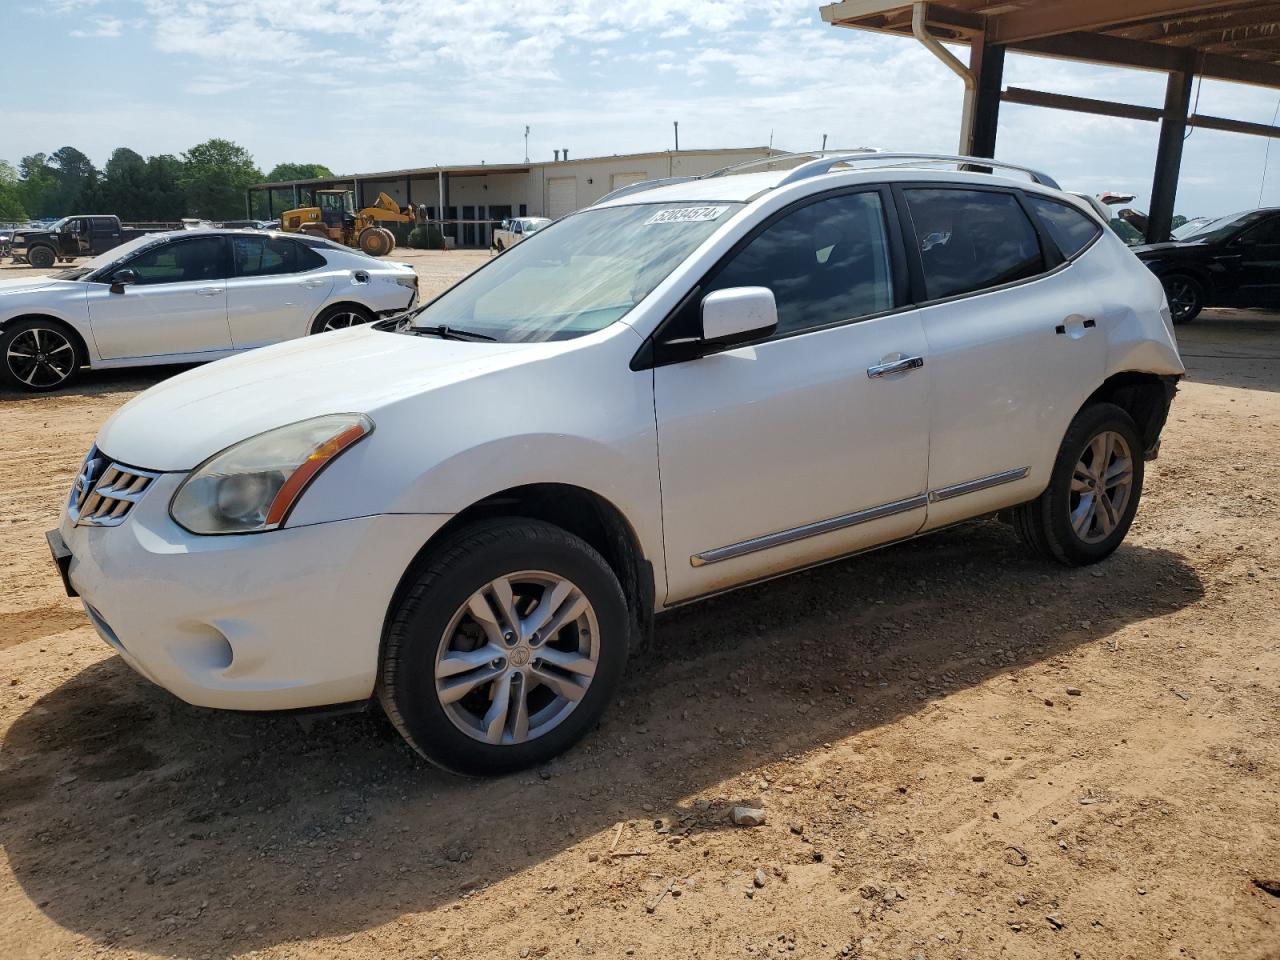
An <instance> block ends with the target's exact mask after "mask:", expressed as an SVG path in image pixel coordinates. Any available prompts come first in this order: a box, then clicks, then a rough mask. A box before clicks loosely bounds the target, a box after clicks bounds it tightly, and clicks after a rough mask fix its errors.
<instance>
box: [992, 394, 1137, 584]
mask: <svg viewBox="0 0 1280 960" xmlns="http://www.w3.org/2000/svg"><path fill="white" fill-rule="evenodd" d="M1144 466H1145V464H1144V461H1143V445H1142V439H1141V437H1140V436H1139V434H1138V428H1137V425H1136V424H1134V422H1133V418H1132V417H1130V416H1129V414H1128V413H1127V412H1125V411H1124V410H1123V409H1121V408H1120V407H1117V406H1116V405H1115V404H1111V403H1098V404H1094V405H1092V406H1088V407H1085V408H1084V409H1083V410H1081V411H1080V413H1078V414H1077V415H1076V418H1075V420H1073V421H1072V422H1071V426H1070V427H1068V428H1067V433H1066V436H1065V437H1063V439H1062V445H1061V446H1060V447H1059V448H1058V457H1057V460H1056V461H1055V463H1054V467H1053V475H1052V477H1051V479H1050V481H1049V487H1048V489H1047V490H1045V492H1044V493H1043V494H1041V495H1040V496H1039V497H1037V498H1036V499H1035V500H1032V501H1031V502H1030V503H1025V504H1023V505H1022V506H1020V507H1018V508H1017V509H1016V510H1014V514H1013V521H1014V528H1015V529H1016V530H1017V532H1018V535H1019V537H1020V538H1021V539H1022V541H1023V542H1024V543H1026V544H1027V546H1029V547H1030V548H1031V549H1032V550H1034V551H1035V552H1036V553H1039V554H1040V555H1041V556H1044V557H1046V558H1047V559H1051V560H1057V561H1058V562H1059V563H1064V564H1067V565H1068V566H1081V565H1084V564H1088V563H1097V562H1098V561H1099V560H1102V559H1103V558H1105V557H1107V556H1109V555H1110V554H1111V553H1112V552H1113V551H1114V550H1115V549H1116V548H1117V547H1118V546H1120V542H1121V541H1122V540H1124V537H1125V534H1126V533H1128V532H1129V526H1130V524H1132V523H1133V517H1134V514H1136V513H1137V512H1138V501H1139V500H1140V499H1141V497H1142V481H1143V467H1144Z"/></svg>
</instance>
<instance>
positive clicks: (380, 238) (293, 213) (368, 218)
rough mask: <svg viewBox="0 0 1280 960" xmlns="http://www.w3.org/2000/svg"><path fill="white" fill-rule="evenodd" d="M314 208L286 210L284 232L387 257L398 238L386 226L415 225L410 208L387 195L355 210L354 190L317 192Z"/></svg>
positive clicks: (282, 222) (281, 218) (281, 225)
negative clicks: (401, 206) (403, 206)
mask: <svg viewBox="0 0 1280 960" xmlns="http://www.w3.org/2000/svg"><path fill="white" fill-rule="evenodd" d="M315 203H316V206H314V207H299V208H298V209H297V210H286V211H285V212H284V213H283V214H281V216H280V229H281V230H284V231H286V232H288V233H305V234H309V235H310V236H313V237H326V238H328V239H329V240H332V241H334V242H335V243H341V244H345V245H346V246H348V247H358V248H359V249H360V250H361V251H363V252H364V253H367V254H369V256H371V257H383V256H386V255H387V254H388V253H390V252H391V251H392V250H394V249H395V245H396V238H395V235H394V234H393V233H392V232H391V231H390V230H388V229H387V228H386V227H384V226H381V224H383V223H412V222H413V220H414V216H413V213H412V212H411V211H410V209H409V208H408V207H406V208H405V209H404V210H401V209H400V207H399V205H398V204H397V203H396V201H395V199H394V198H392V197H389V196H387V195H386V194H385V193H379V194H378V200H377V202H376V203H374V205H373V206H371V207H362V208H361V209H359V210H356V209H355V204H354V203H353V201H352V196H351V191H350V190H317V191H315Z"/></svg>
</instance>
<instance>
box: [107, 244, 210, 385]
mask: <svg viewBox="0 0 1280 960" xmlns="http://www.w3.org/2000/svg"><path fill="white" fill-rule="evenodd" d="M227 259H228V258H227V253H226V241H225V240H224V239H223V238H222V237H221V236H218V235H211V234H196V235H194V236H191V237H180V238H177V239H173V240H165V241H162V242H161V243H159V244H158V245H156V246H154V247H148V248H147V249H145V250H142V251H140V252H139V253H138V254H136V255H135V256H134V257H132V258H130V259H129V260H127V261H125V262H124V263H122V264H121V265H120V266H119V267H117V268H116V269H117V270H124V269H128V270H132V271H134V273H136V274H137V280H136V281H135V282H133V283H130V284H129V285H127V286H125V287H124V288H123V290H122V292H120V293H113V292H112V291H111V289H110V287H109V285H108V284H107V283H92V284H89V285H88V286H89V291H88V302H89V320H90V324H91V327H92V330H93V339H94V342H95V343H96V344H97V346H98V352H99V353H100V354H101V355H102V357H103V358H104V359H106V360H116V359H124V358H129V357H159V356H166V355H170V354H198V353H208V352H213V351H225V350H229V349H230V348H231V334H230V331H229V330H228V328H227V282H226V277H227Z"/></svg>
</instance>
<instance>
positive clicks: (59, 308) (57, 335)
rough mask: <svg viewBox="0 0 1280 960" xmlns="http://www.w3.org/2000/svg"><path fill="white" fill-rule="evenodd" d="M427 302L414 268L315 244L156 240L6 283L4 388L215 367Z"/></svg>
mask: <svg viewBox="0 0 1280 960" xmlns="http://www.w3.org/2000/svg"><path fill="white" fill-rule="evenodd" d="M417 295H418V277H417V274H416V273H415V272H414V270H413V268H412V267H410V266H408V265H406V264H403V263H391V262H387V261H383V260H376V259H374V258H372V257H368V256H365V255H364V254H362V253H360V252H359V251H356V250H351V249H349V248H347V247H342V246H339V245H337V244H335V243H331V242H329V241H328V240H322V239H319V238H316V237H308V236H302V235H297V234H293V235H287V236H286V235H283V234H279V233H269V232H261V231H249V230H216V229H214V230H199V231H170V232H166V233H153V234H146V235H144V236H141V237H136V238H134V239H132V240H129V241H128V242H126V243H123V244H120V245H118V246H111V247H110V248H109V249H107V250H106V252H104V253H101V254H99V255H98V256H97V257H95V258H94V259H92V260H90V261H89V262H87V263H85V264H83V265H80V266H76V267H73V268H72V269H69V270H66V271H64V272H62V273H59V274H55V275H53V276H50V277H39V278H35V279H29V280H8V281H0V380H3V381H4V382H5V383H6V384H8V385H9V386H12V387H16V388H17V389H20V390H26V391H47V390H56V389H58V388H60V387H63V386H66V385H67V384H68V383H69V382H70V381H71V380H72V379H73V378H74V377H75V376H76V375H77V373H78V372H79V370H80V368H81V367H82V366H88V367H91V368H94V369H98V368H109V367H130V366H147V365H153V364H165V363H196V362H200V361H205V360H216V359H218V358H219V357H226V356H231V355H232V354H235V353H240V352H242V351H245V350H251V349H253V348H255V347H261V346H263V345H265V344H270V343H278V342H280V341H282V340H290V339H294V338H296V337H303V336H306V335H308V334H312V333H322V332H324V331H327V330H334V329H339V328H342V327H348V326H354V325H357V324H362V323H369V322H371V321H373V320H375V319H377V318H378V317H379V316H386V315H388V314H392V313H399V312H403V311H404V310H406V309H408V308H409V307H411V306H413V304H414V303H415V301H416V299H417Z"/></svg>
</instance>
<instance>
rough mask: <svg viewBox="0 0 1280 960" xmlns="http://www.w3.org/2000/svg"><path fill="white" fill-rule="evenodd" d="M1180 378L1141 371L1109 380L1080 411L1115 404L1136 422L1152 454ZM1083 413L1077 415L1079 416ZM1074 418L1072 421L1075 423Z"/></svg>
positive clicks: (1146, 447)
mask: <svg viewBox="0 0 1280 960" xmlns="http://www.w3.org/2000/svg"><path fill="white" fill-rule="evenodd" d="M1178 379H1179V378H1178V377H1176V376H1169V375H1163V374H1157V373H1147V372H1144V371H1139V370H1126V371H1123V372H1121V373H1115V374H1112V375H1111V376H1109V377H1108V378H1107V379H1106V380H1105V381H1104V382H1103V383H1102V385H1101V386H1100V387H1098V389H1097V390H1095V391H1093V393H1091V394H1090V395H1089V398H1088V399H1087V400H1085V402H1084V403H1083V404H1081V405H1080V410H1084V409H1085V408H1086V407H1089V406H1092V405H1093V404H1095V403H1113V404H1115V405H1116V406H1117V407H1120V408H1121V409H1122V410H1124V411H1125V412H1126V413H1128V414H1129V416H1131V417H1132V418H1133V422H1134V423H1136V424H1137V425H1138V432H1139V434H1140V435H1141V436H1142V442H1143V444H1144V449H1145V450H1146V451H1147V452H1151V451H1152V450H1154V449H1155V448H1156V445H1157V444H1158V443H1159V442H1160V432H1161V431H1162V430H1163V429H1164V425H1165V421H1166V420H1167V419H1168V416H1169V406H1170V404H1171V403H1172V402H1173V395H1174V394H1175V393H1176V392H1177V389H1178ZM1079 413H1080V411H1076V416H1079ZM1074 419H1075V418H1074V417H1073V418H1072V420H1073V421H1074Z"/></svg>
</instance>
